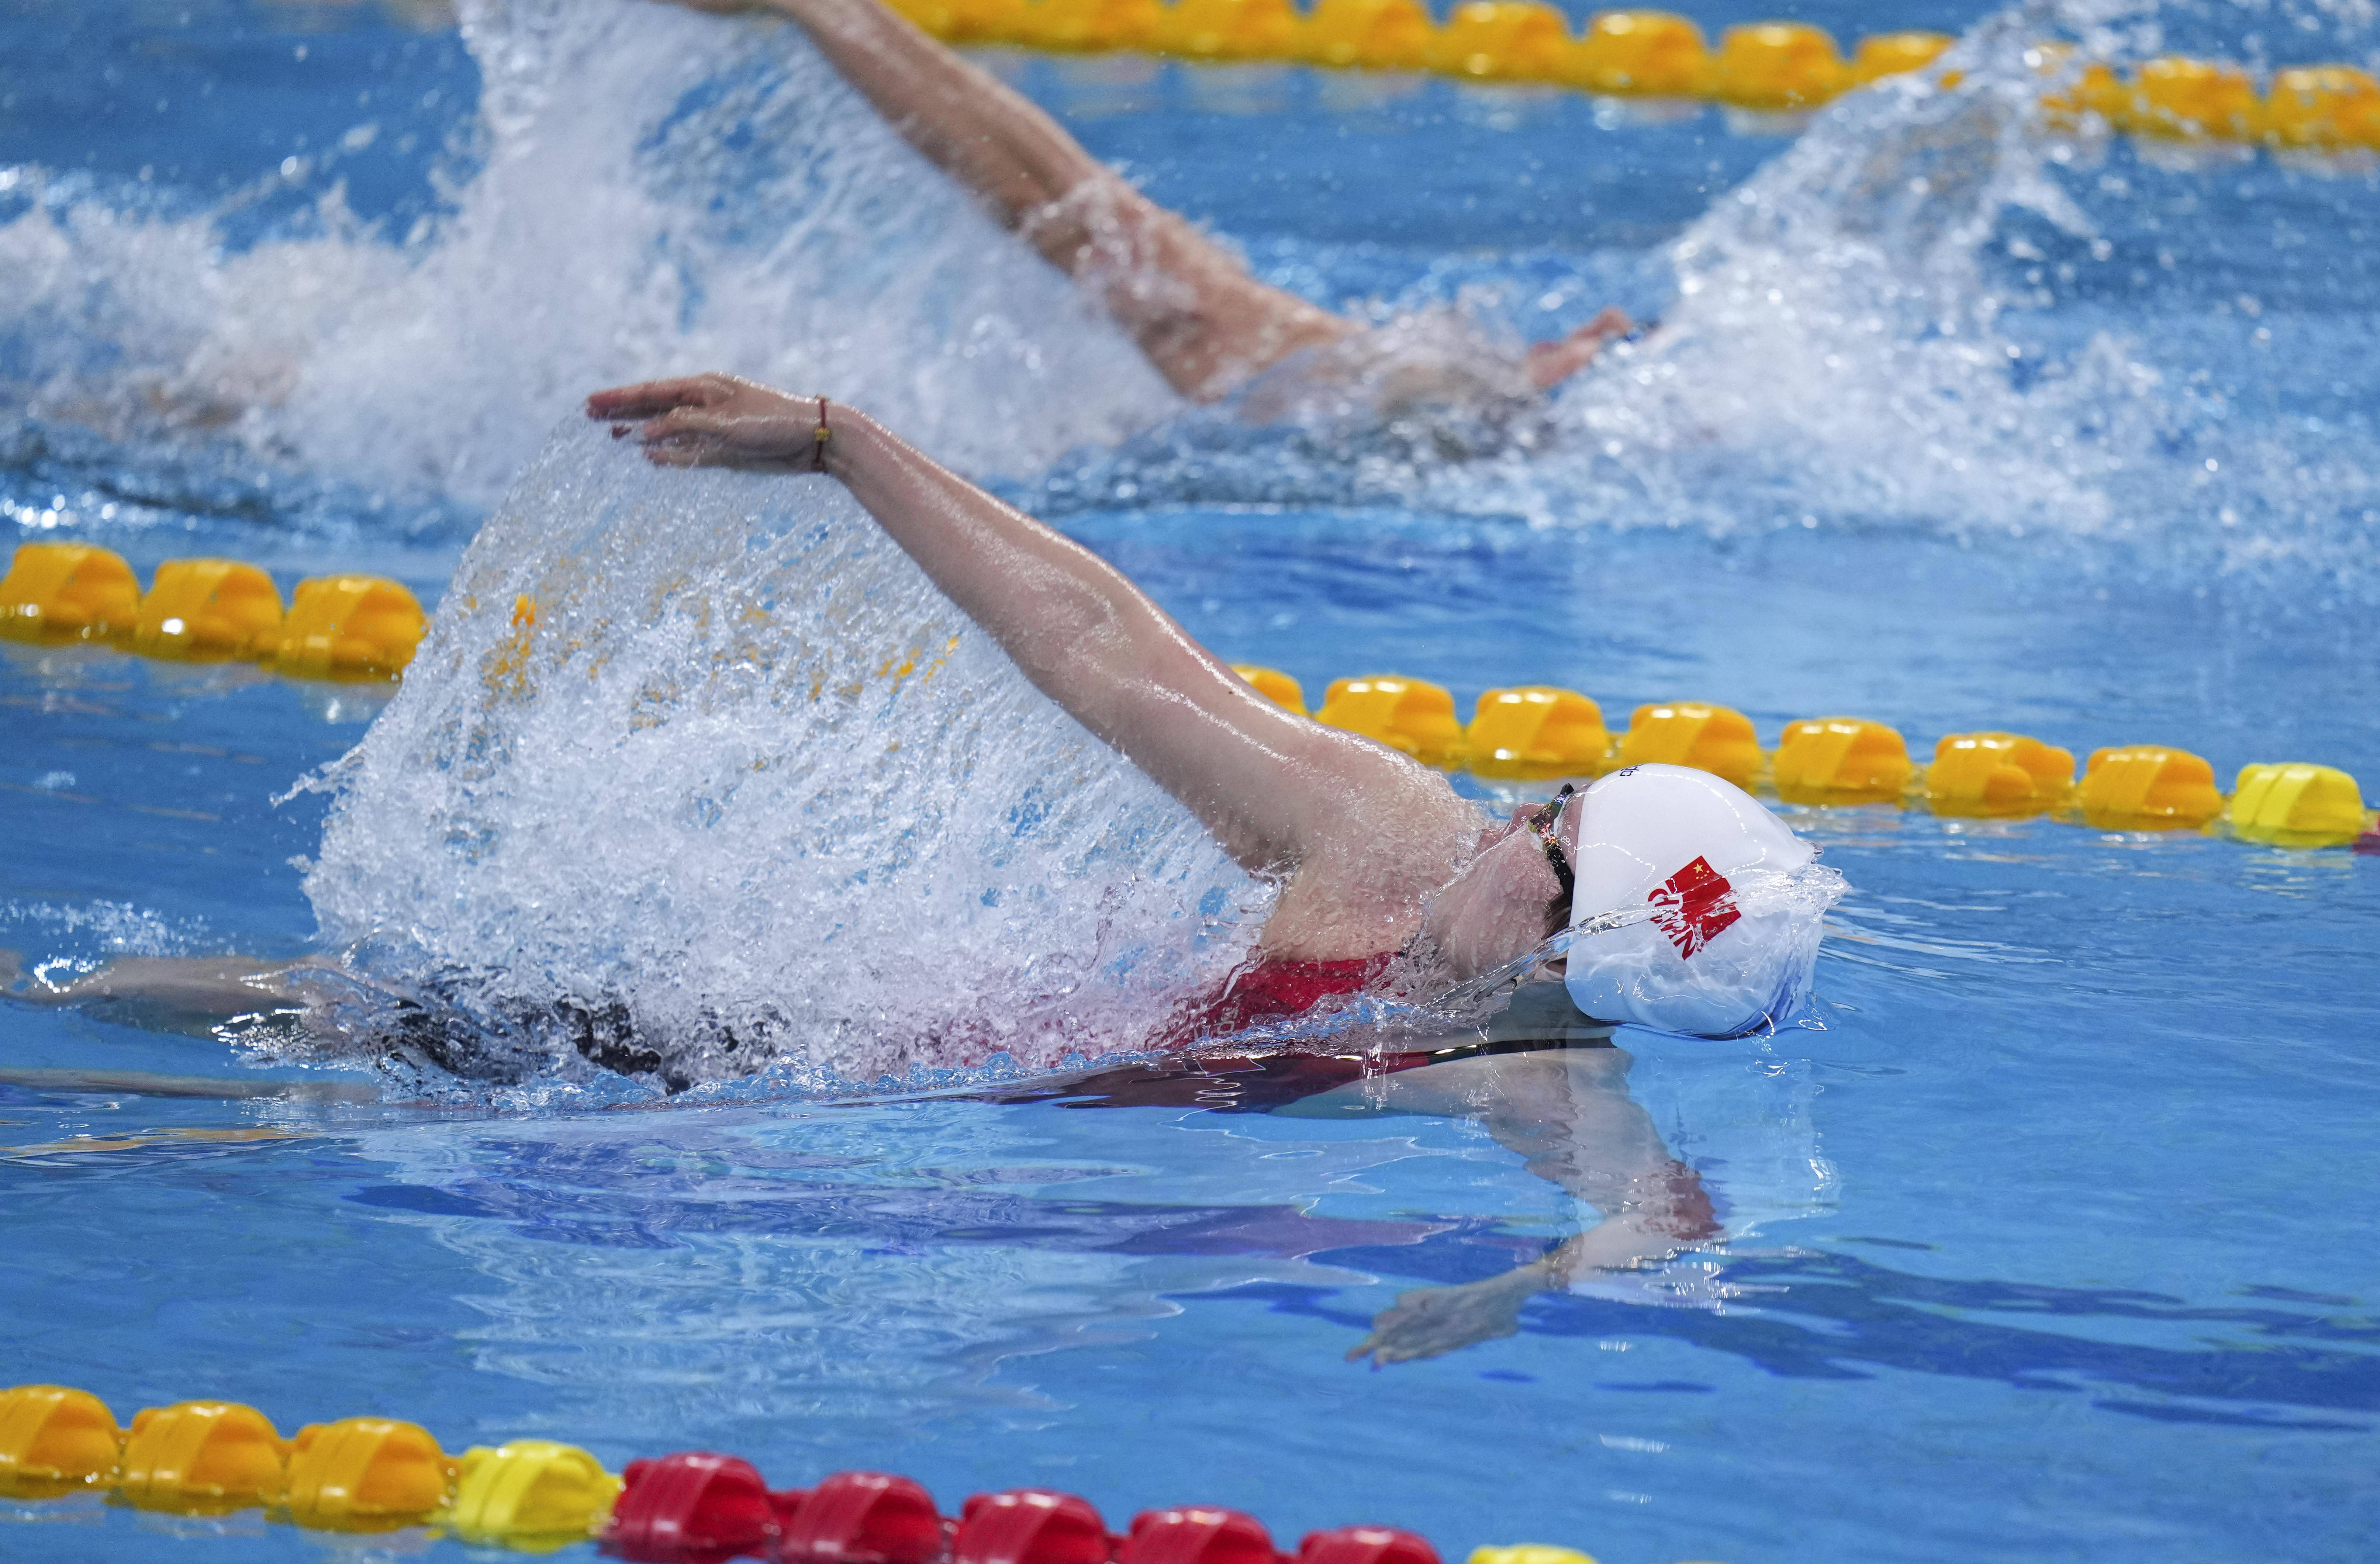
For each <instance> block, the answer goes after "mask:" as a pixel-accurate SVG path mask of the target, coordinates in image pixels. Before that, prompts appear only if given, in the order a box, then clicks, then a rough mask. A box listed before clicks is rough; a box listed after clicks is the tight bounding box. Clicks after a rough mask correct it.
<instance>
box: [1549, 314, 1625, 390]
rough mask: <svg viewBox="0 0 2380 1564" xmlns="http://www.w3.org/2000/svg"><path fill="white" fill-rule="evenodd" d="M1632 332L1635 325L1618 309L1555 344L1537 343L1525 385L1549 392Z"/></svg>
mask: <svg viewBox="0 0 2380 1564" xmlns="http://www.w3.org/2000/svg"><path fill="white" fill-rule="evenodd" d="M1635 329H1636V322H1635V321H1632V320H1630V319H1629V318H1628V312H1627V311H1626V310H1624V309H1621V308H1620V307H1619V306H1618V305H1607V306H1605V307H1604V309H1603V311H1602V312H1601V313H1600V314H1598V315H1597V316H1596V318H1595V319H1594V320H1592V321H1588V322H1587V323H1586V324H1585V325H1583V326H1581V327H1579V328H1578V330H1576V331H1574V332H1573V333H1570V335H1568V336H1566V337H1563V338H1562V339H1560V341H1559V342H1541V343H1538V344H1537V345H1536V346H1534V347H1532V348H1530V349H1529V353H1528V370H1529V382H1530V383H1531V384H1532V385H1535V386H1536V388H1537V389H1538V390H1539V391H1550V390H1552V389H1553V388H1554V387H1555V386H1557V385H1560V383H1561V382H1564V381H1566V380H1568V379H1570V377H1571V376H1573V375H1574V374H1576V373H1578V372H1579V371H1580V370H1584V369H1585V368H1586V367H1587V366H1588V365H1589V364H1592V363H1594V362H1595V360H1596V358H1597V356H1599V355H1600V354H1601V353H1602V352H1603V350H1604V348H1606V347H1607V346H1609V345H1611V344H1612V343H1614V342H1617V341H1619V340H1620V339H1621V338H1622V337H1624V336H1626V335H1627V334H1628V333H1630V332H1633V331H1634V330H1635Z"/></svg>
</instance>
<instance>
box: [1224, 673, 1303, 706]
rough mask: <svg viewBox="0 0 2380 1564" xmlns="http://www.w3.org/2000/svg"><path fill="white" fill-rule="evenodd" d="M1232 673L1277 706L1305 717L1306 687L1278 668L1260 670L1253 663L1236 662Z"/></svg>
mask: <svg viewBox="0 0 2380 1564" xmlns="http://www.w3.org/2000/svg"><path fill="white" fill-rule="evenodd" d="M1232 672H1233V673H1237V674H1238V675H1239V676H1240V677H1241V678H1243V679H1245V680H1246V681H1247V682H1248V683H1249V684H1251V685H1255V686H1256V690H1257V694H1258V695H1260V696H1262V697H1265V698H1266V699H1267V700H1269V701H1271V702H1272V703H1273V704H1274V705H1275V706H1285V707H1287V708H1289V709H1291V710H1292V711H1294V712H1296V713H1297V714H1298V715H1299V716H1301V717H1303V716H1305V685H1301V684H1299V683H1298V682H1297V681H1296V680H1295V679H1293V678H1291V677H1290V676H1289V675H1288V674H1286V673H1282V672H1281V670H1280V669H1278V668H1259V667H1257V665H1256V664H1255V663H1253V662H1234V663H1233V664H1232Z"/></svg>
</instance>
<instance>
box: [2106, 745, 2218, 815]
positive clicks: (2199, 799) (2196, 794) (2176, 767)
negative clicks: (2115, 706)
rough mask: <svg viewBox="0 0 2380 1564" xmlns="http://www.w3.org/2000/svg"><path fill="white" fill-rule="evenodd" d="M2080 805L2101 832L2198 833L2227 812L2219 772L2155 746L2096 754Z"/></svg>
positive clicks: (2182, 753) (2180, 751)
mask: <svg viewBox="0 0 2380 1564" xmlns="http://www.w3.org/2000/svg"><path fill="white" fill-rule="evenodd" d="M2077 802H2079V803H2080V804H2081V805H2082V807H2083V823H2084V824H2085V825H2090V826H2095V827H2096V828H2098V829H2099V830H2197V829H2198V828H2199V827H2200V826H2203V825H2204V824H2205V823H2206V822H2207V821H2209V820H2211V819H2213V818H2215V817H2216V816H2217V815H2219V814H2221V813H2222V812H2223V794H2221V793H2220V792H2219V791H2217V790H2216V786H2215V768H2214V767H2212V766H2210V765H2208V764H2207V763H2206V762H2205V761H2204V760H2202V759H2200V758H2198V757H2197V756H2195V755H2192V753H2190V751H2188V750H2186V749H2168V748H2166V747H2164V746H2161V745H2153V744H2136V745H2125V746H2119V747H2117V748H2111V749H2095V750H2093V751H2092V752H2091V758H2089V759H2088V760H2086V761H2084V762H2083V787H2082V791H2081V793H2080V794H2078V795H2077Z"/></svg>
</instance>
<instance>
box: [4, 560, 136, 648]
mask: <svg viewBox="0 0 2380 1564" xmlns="http://www.w3.org/2000/svg"><path fill="white" fill-rule="evenodd" d="M138 618H140V577H138V576H134V575H133V574H132V567H131V566H130V565H128V564H125V563H124V559H123V556H121V555H119V554H116V553H115V552H111V551H109V550H106V549H101V548H94V547H92V546H91V545H90V544H88V543H19V544H18V546H17V555H16V558H15V560H14V561H13V562H11V564H9V566H8V575H7V578H6V580H0V636H6V637H8V638H9V639H10V640H15V641H109V640H115V639H116V638H117V637H122V636H125V635H128V634H129V633H130V632H131V629H132V624H133V621H134V620H136V619H138Z"/></svg>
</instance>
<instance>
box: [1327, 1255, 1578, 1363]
mask: <svg viewBox="0 0 2380 1564" xmlns="http://www.w3.org/2000/svg"><path fill="white" fill-rule="evenodd" d="M1552 1285H1553V1282H1552V1279H1550V1278H1549V1277H1548V1276H1547V1274H1546V1272H1545V1269H1544V1267H1543V1265H1542V1264H1537V1265H1527V1266H1523V1267H1520V1268H1519V1269H1517V1270H1512V1271H1507V1272H1506V1273H1505V1274H1503V1275H1502V1276H1491V1277H1489V1278H1488V1279H1485V1280H1484V1281H1470V1282H1465V1283H1463V1285H1462V1286H1460V1287H1416V1288H1415V1289H1414V1290H1413V1291H1410V1292H1401V1293H1399V1294H1398V1295H1397V1301H1396V1302H1395V1303H1391V1304H1390V1305H1389V1306H1388V1307H1387V1308H1385V1309H1382V1310H1381V1311H1380V1313H1379V1315H1378V1317H1377V1318H1375V1319H1374V1320H1373V1321H1372V1333H1371V1334H1370V1335H1369V1336H1366V1337H1365V1338H1364V1339H1363V1340H1361V1341H1358V1342H1357V1343H1355V1347H1354V1351H1353V1352H1349V1353H1348V1354H1347V1361H1348V1362H1349V1363H1354V1362H1355V1361H1356V1360H1358V1359H1361V1358H1370V1359H1371V1360H1372V1366H1373V1367H1374V1368H1378V1367H1380V1366H1381V1365H1383V1364H1392V1363H1410V1362H1412V1361H1413V1360H1414V1359H1415V1358H1434V1357H1438V1356H1439V1355H1441V1354H1443V1353H1447V1352H1453V1351H1454V1350H1455V1349H1456V1348H1458V1347H1468V1346H1470V1345H1471V1344H1472V1343H1473V1342H1475V1341H1489V1340H1495V1339H1496V1338H1497V1337H1499V1336H1510V1335H1512V1333H1513V1332H1514V1331H1516V1330H1518V1329H1520V1328H1521V1305H1522V1304H1523V1303H1527V1302H1528V1301H1529V1300H1530V1299H1531V1298H1533V1297H1535V1296H1536V1294H1537V1293H1539V1292H1541V1291H1544V1290H1545V1289H1546V1288H1548V1287H1550V1286H1552Z"/></svg>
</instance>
